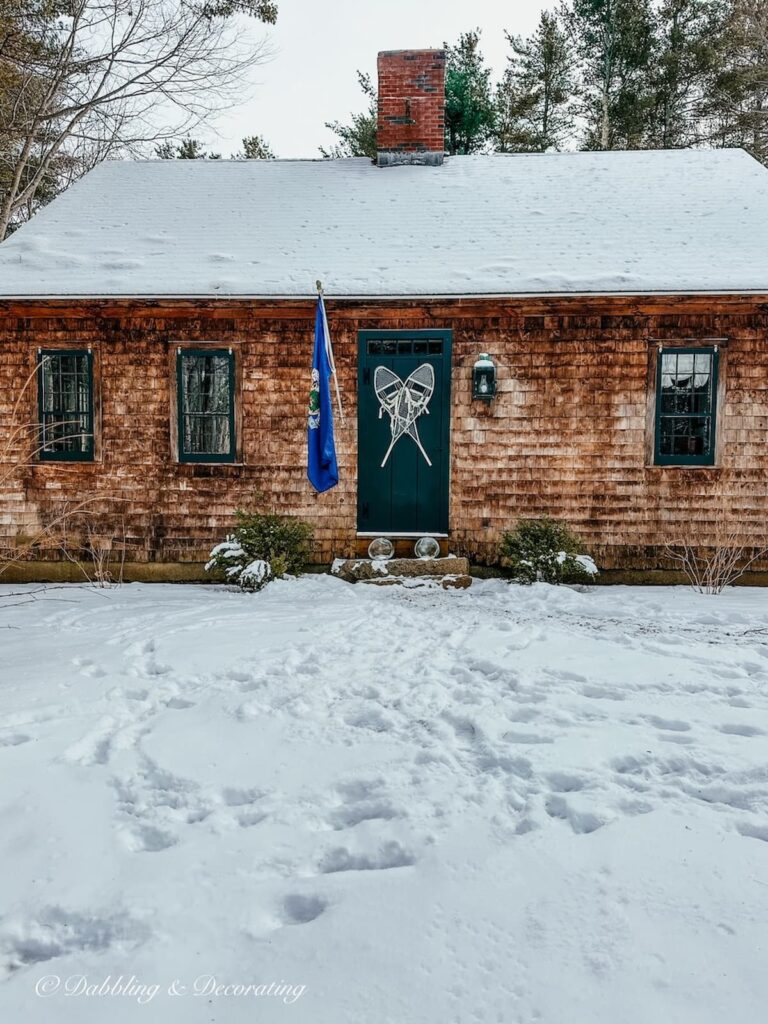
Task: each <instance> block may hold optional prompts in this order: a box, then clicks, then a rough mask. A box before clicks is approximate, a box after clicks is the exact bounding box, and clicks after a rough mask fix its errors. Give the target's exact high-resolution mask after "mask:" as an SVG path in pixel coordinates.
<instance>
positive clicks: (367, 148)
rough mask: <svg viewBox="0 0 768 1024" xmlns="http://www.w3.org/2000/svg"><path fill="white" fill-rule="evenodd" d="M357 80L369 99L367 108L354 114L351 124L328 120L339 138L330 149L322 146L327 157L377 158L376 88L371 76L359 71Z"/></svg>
mask: <svg viewBox="0 0 768 1024" xmlns="http://www.w3.org/2000/svg"><path fill="white" fill-rule="evenodd" d="M357 81H358V82H359V84H360V88H361V89H362V90H363V95H364V96H366V97H367V99H368V106H367V108H366V109H365V110H364V111H363V112H362V113H360V114H352V115H351V116H352V122H351V124H342V123H341V122H340V121H326V122H325V127H326V128H330V129H331V131H332V132H334V134H336V135H337V136H338V138H339V141H338V142H337V143H334V145H332V146H331V147H330V148H329V149H323V147H322V146H321V147H320V153H321V155H322V156H324V157H325V158H326V159H329V160H330V159H333V160H339V159H341V158H343V157H348V156H367V157H370V158H371V160H375V159H376V129H377V124H378V117H379V110H378V99H377V96H376V90H375V88H374V87H373V84H372V83H371V76H370V75H366V74H363V72H362V71H358V72H357Z"/></svg>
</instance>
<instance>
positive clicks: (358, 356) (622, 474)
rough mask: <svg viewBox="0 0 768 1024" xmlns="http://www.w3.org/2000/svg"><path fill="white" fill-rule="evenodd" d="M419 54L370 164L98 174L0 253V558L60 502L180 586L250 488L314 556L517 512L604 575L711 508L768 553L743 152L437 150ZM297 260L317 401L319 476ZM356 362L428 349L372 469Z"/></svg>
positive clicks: (434, 115)
mask: <svg viewBox="0 0 768 1024" xmlns="http://www.w3.org/2000/svg"><path fill="white" fill-rule="evenodd" d="M444 68H445V55H444V53H443V52H442V51H397V52H388V53H382V54H380V56H379V87H380V110H379V134H378V142H379V146H380V153H379V159H378V161H377V163H376V164H374V163H372V162H370V161H368V160H366V159H350V160H276V161H246V162H237V161H232V162H229V161H212V162H203V161H199V162H198V161H147V162H130V161H128V162H107V163H104V164H102V165H100V166H99V167H97V168H96V169H95V170H93V171H91V172H90V173H89V174H88V175H87V176H86V177H85V178H84V179H83V180H82V181H80V182H78V183H77V184H75V185H74V186H73V187H71V188H70V189H68V190H67V191H66V192H65V193H64V194H63V195H62V196H61V197H60V198H58V199H56V200H55V201H54V202H53V203H52V204H51V205H50V206H48V207H47V208H46V209H44V210H43V211H42V212H41V213H39V214H38V215H37V216H36V217H35V218H34V219H33V220H32V221H31V222H30V223H29V224H28V225H26V226H25V227H23V228H21V229H20V230H19V231H18V232H17V233H16V234H14V235H13V236H12V237H11V238H10V239H9V240H7V241H6V242H4V243H3V244H2V246H0V452H2V450H3V441H4V440H5V441H6V444H5V447H6V449H8V450H7V451H6V454H5V456H4V459H5V472H0V481H2V483H0V488H1V489H2V494H0V534H2V536H0V546H2V545H5V546H12V545H14V544H18V543H19V538H20V537H24V536H29V535H30V534H33V533H34V531H35V530H36V529H39V528H40V526H41V524H45V523H46V522H47V521H49V520H50V519H51V518H52V517H55V516H56V515H57V512H58V510H60V509H61V507H62V504H66V503H67V502H69V503H77V502H78V501H81V500H82V499H83V497H84V496H88V500H89V501H91V502H92V506H91V507H92V508H93V509H94V510H97V511H98V515H99V516H100V520H99V522H100V524H101V525H100V527H99V528H100V529H103V530H105V531H106V532H108V533H109V532H115V534H116V533H117V531H118V530H122V533H123V534H124V539H125V544H126V545H127V559H128V561H127V565H126V572H127V575H129V576H132V577H133V578H145V579H173V578H192V577H195V576H200V575H201V565H202V563H203V562H204V560H205V557H206V555H207V553H208V551H209V549H210V548H211V546H212V545H213V544H214V543H215V542H216V541H218V540H220V539H221V537H222V535H223V534H224V533H225V532H226V530H227V528H228V526H229V525H230V523H231V519H232V512H233V509H234V508H236V507H238V506H246V507H247V506H249V505H250V506H252V505H254V503H255V502H256V500H257V496H260V498H261V500H263V501H265V502H266V503H267V504H268V505H269V506H271V507H272V508H273V509H275V510H276V511H279V512H281V513H291V514H296V515H298V516H301V517H304V518H306V519H308V520H309V521H311V523H312V524H313V526H314V529H315V544H316V552H315V556H316V559H317V561H318V562H323V561H325V562H327V561H330V559H331V558H332V557H335V556H349V555H354V554H360V553H363V552H364V551H365V550H366V548H367V545H368V543H369V540H370V538H371V536H378V535H386V536H390V537H394V538H403V539H408V538H413V537H416V536H420V535H422V534H432V535H435V536H438V537H441V538H447V543H448V545H450V547H451V548H452V549H454V550H456V549H460V550H463V551H464V552H466V553H469V554H470V555H471V556H472V557H474V558H475V559H477V560H479V561H483V560H487V559H489V558H491V557H492V555H493V552H494V549H495V545H496V543H497V542H498V539H499V537H500V534H501V532H502V531H503V530H505V529H506V528H509V527H510V526H511V525H513V524H514V523H515V522H516V521H517V520H518V518H520V517H524V516H535V515H541V514H545V513H547V514H550V515H553V516H555V517H558V518H562V519H564V520H567V521H568V522H569V523H570V524H571V526H572V528H573V529H574V531H575V532H576V533H577V534H578V535H579V536H580V537H581V538H582V539H583V540H584V542H585V543H586V544H587V546H588V547H589V549H590V550H591V551H592V552H593V553H594V554H595V556H596V558H597V560H598V562H599V563H600V564H601V565H602V566H603V567H604V568H605V569H606V570H608V574H607V575H608V578H611V572H613V573H615V574H623V576H621V577H620V576H619V575H616V576H614V578H632V576H631V575H628V574H632V573H634V574H636V575H635V577H634V578H640V577H639V575H637V574H639V573H648V572H649V571H661V570H663V569H665V568H666V567H668V565H669V563H668V562H667V561H666V560H665V556H664V548H665V545H667V544H669V543H675V542H677V541H680V540H686V541H687V542H690V543H692V544H693V545H694V546H700V547H702V548H703V547H706V546H710V545H713V544H716V543H718V542H719V541H720V538H721V537H722V533H723V530H724V529H725V528H727V530H729V531H730V532H731V533H733V535H734V537H735V538H736V540H737V541H738V543H739V544H743V545H745V546H747V547H750V548H757V547H762V546H763V545H764V544H765V531H766V523H768V171H766V170H765V169H764V168H763V167H761V166H760V165H759V164H758V163H757V162H756V161H754V160H753V159H751V158H750V157H749V156H748V155H747V154H745V153H744V152H741V151H728V150H723V151H695V152H693V151H671V152H608V153H563V154H546V155H541V154H527V155H487V156H468V157H447V158H444V155H443V104H444V99H443V97H444V87H443V85H444ZM317 279H320V280H322V282H323V284H324V287H325V290H326V295H327V309H328V317H329V322H330V328H331V333H332V336H333V341H334V350H335V356H336V362H337V366H338V376H339V382H340V387H341V393H342V396H343V403H344V411H345V419H344V422H343V423H341V422H339V421H337V424H336V429H337V448H338V455H339V465H340V476H341V479H340V483H339V485H338V487H336V488H334V489H333V490H331V491H328V492H326V493H324V494H321V495H318V494H316V493H315V492H314V491H313V490H312V488H311V487H310V486H309V484H308V482H307V479H306V422H307V418H306V411H307V396H308V390H309V368H310V357H311V349H312V331H313V320H314V305H315V281H316V280H317ZM481 355H487V356H488V357H489V360H490V362H492V363H493V365H494V368H495V373H496V387H497V390H496V395H495V397H493V399H492V400H490V401H485V400H482V399H479V398H473V367H474V366H475V363H476V362H477V361H478V360H479V358H480V356H481ZM381 366H384V367H386V368H387V369H388V370H389V371H390V377H389V379H390V380H395V379H396V378H398V379H399V380H400V381H401V382H406V381H407V380H408V378H409V376H411V375H413V374H414V373H416V374H417V377H416V378H415V379H416V380H418V371H419V368H423V367H427V369H426V370H424V369H422V370H421V374H422V376H423V377H424V380H423V381H422V384H427V385H429V387H427V389H426V390H428V391H430V394H429V396H428V398H427V399H426V402H424V401H422V402H421V407H420V408H418V409H417V412H416V418H417V419H418V423H417V428H418V430H417V435H418V443H416V440H415V439H414V438H413V437H412V436H407V434H408V432H406V435H404V436H403V437H402V438H401V439H400V440H399V441H398V442H397V443H396V444H395V446H394V447H393V449H392V451H391V452H389V453H388V457H385V455H386V454H387V448H388V446H389V444H390V441H391V434H390V427H389V420H388V417H387V416H383V415H382V411H383V410H382V404H381V397H380V395H379V394H378V393H377V388H376V381H375V378H376V376H377V374H376V370H377V368H378V367H381ZM427 377H429V380H428V381H427V380H426V378H427ZM27 378H29V379H30V385H29V387H27V388H26V390H24V382H25V380H27ZM379 379H381V375H379ZM398 386H399V385H398ZM430 388H431V390H430ZM15 405H18V406H20V411H19V409H18V408H17V409H16V411H15V412H14V406H15ZM14 415H16V416H18V415H21V417H22V419H24V420H26V421H27V422H34V423H38V422H41V423H42V425H43V426H42V430H43V441H42V448H41V450H40V451H39V452H37V453H34V454H32V455H31V456H30V454H29V452H28V451H26V450H25V449H24V447H23V443H22V441H19V440H18V435H17V434H12V431H13V429H14V425H13V416H14ZM73 417H74V418H75V419H76V421H77V423H78V424H79V429H78V431H76V433H75V436H74V438H73V436H72V435H71V433H69V434H68V433H66V430H65V432H64V435H63V436H62V427H61V423H62V422H65V423H66V424H69V423H71V422H72V419H73ZM14 461H15V462H16V463H17V466H16V469H14V468H13V463H14ZM9 467H10V470H9ZM45 557H46V559H48V558H52V557H56V553H55V552H54V553H53V554H52V555H51V554H47V555H46V556H45ZM763 567H765V566H763ZM16 573H17V575H18V574H19V573H21V574H22V575H24V576H25V578H32V577H33V576H35V575H36V576H37V577H41V576H45V575H46V574H48V575H52V574H53V575H55V566H53V565H51V564H49V563H48V562H47V561H46V562H43V563H40V562H29V563H24V564H23V565H22V566H21V568H18V567H17V569H16ZM646 578H648V577H646Z"/></svg>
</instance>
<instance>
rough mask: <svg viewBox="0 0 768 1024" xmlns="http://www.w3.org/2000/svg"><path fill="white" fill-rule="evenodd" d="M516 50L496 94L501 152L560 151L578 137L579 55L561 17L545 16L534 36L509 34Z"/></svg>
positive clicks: (496, 135)
mask: <svg viewBox="0 0 768 1024" xmlns="http://www.w3.org/2000/svg"><path fill="white" fill-rule="evenodd" d="M506 36H507V40H508V41H509V44H510V46H511V47H512V55H511V56H510V57H509V58H508V63H507V68H506V70H505V72H504V77H503V78H502V80H501V82H500V83H499V85H498V86H497V89H496V103H495V106H496V121H495V129H494V139H495V148H496V149H497V150H498V151H499V152H502V153H514V152H532V151H533V152H536V151H538V152H542V153H544V152H546V151H547V150H552V149H559V148H560V147H561V146H562V144H563V143H564V142H565V141H566V140H567V139H568V138H569V137H570V136H572V135H573V132H574V125H573V97H574V93H575V90H576V78H575V75H574V71H573V64H574V61H573V54H572V52H571V46H570V42H569V39H568V36H567V34H566V32H565V31H564V30H563V28H562V26H561V24H560V21H559V19H558V17H557V15H556V14H553V13H550V12H549V11H544V12H543V13H542V15H541V18H540V20H539V25H538V28H537V29H536V31H535V32H534V34H533V35H532V36H529V37H528V39H523V38H522V37H521V36H514V35H510V33H509V32H507V33H506Z"/></svg>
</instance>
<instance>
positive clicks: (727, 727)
mask: <svg viewBox="0 0 768 1024" xmlns="http://www.w3.org/2000/svg"><path fill="white" fill-rule="evenodd" d="M717 729H718V730H719V731H720V732H724V733H725V734H726V736H765V732H764V731H763V730H762V729H758V728H757V726H756V725H739V724H738V723H737V722H733V723H731V722H726V723H725V724H724V725H718V726H717Z"/></svg>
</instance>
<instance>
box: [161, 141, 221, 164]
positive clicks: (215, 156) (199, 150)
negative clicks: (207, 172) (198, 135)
mask: <svg viewBox="0 0 768 1024" xmlns="http://www.w3.org/2000/svg"><path fill="white" fill-rule="evenodd" d="M204 146H205V143H204V142H201V141H200V139H193V138H192V136H191V135H185V137H184V138H183V139H182V140H181V142H172V141H171V140H170V139H166V140H165V142H161V143H159V145H157V146H155V156H157V157H158V159H160V160H221V153H207V152H206V151H205V149H204Z"/></svg>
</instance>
